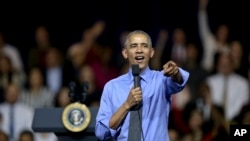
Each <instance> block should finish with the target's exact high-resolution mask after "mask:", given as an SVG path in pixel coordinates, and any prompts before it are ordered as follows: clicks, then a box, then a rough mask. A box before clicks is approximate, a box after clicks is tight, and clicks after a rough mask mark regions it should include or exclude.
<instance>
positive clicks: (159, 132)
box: [95, 67, 189, 141]
mask: <svg viewBox="0 0 250 141" xmlns="http://www.w3.org/2000/svg"><path fill="white" fill-rule="evenodd" d="M179 71H180V73H181V75H182V80H183V83H182V84H178V83H176V82H174V81H173V80H172V79H171V78H170V77H166V76H164V73H163V71H155V70H151V69H150V68H149V67H147V68H146V69H145V70H144V71H143V72H142V73H141V74H140V76H141V77H142V80H141V89H142V96H143V107H142V108H143V109H142V130H143V135H142V136H143V137H141V139H142V141H143V138H144V139H145V141H169V137H168V117H169V111H170V109H171V95H172V94H174V93H177V92H180V91H181V90H183V88H184V87H185V85H186V83H187V80H188V77H189V73H188V72H187V71H185V70H183V69H181V68H179ZM133 86H134V81H133V75H132V70H131V68H130V69H129V72H128V73H127V74H124V75H121V76H119V77H117V78H115V79H113V80H110V81H109V82H108V83H106V85H105V87H104V90H103V93H102V97H101V105H100V108H99V111H98V114H97V117H96V127H95V134H96V136H97V137H98V139H100V140H106V139H108V138H113V139H114V140H116V141H127V138H128V129H129V120H130V113H128V114H127V115H126V117H125V119H124V121H123V122H122V123H121V125H120V126H119V128H118V129H117V130H113V129H111V128H109V120H110V118H111V117H112V115H113V114H114V113H115V112H116V111H117V110H118V108H119V107H120V106H121V105H122V104H123V103H124V102H125V101H126V99H127V97H128V94H129V92H130V90H131V88H132V87H133Z"/></svg>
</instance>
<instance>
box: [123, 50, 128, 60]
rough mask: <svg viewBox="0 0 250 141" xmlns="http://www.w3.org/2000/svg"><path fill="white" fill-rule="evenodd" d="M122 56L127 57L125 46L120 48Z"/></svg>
mask: <svg viewBox="0 0 250 141" xmlns="http://www.w3.org/2000/svg"><path fill="white" fill-rule="evenodd" d="M122 56H123V57H124V58H125V59H128V52H127V49H126V48H123V49H122Z"/></svg>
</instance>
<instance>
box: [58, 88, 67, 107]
mask: <svg viewBox="0 0 250 141" xmlns="http://www.w3.org/2000/svg"><path fill="white" fill-rule="evenodd" d="M58 104H59V106H60V107H66V106H67V105H68V104H70V97H69V89H68V88H67V87H63V88H62V89H61V90H60V92H59V96H58Z"/></svg>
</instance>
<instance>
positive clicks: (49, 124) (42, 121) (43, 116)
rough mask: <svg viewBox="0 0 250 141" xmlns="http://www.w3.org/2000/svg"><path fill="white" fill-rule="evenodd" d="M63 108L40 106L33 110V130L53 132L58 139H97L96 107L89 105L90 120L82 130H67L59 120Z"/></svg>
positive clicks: (78, 140) (69, 140)
mask: <svg viewBox="0 0 250 141" xmlns="http://www.w3.org/2000/svg"><path fill="white" fill-rule="evenodd" d="M63 110H64V109H63V108H40V109H36V110H35V115H34V119H33V123H32V129H33V130H34V131H35V132H54V133H55V134H56V136H57V137H58V139H59V141H98V140H97V138H96V137H95V133H94V129H95V117H96V114H97V111H98V108H96V107H89V110H90V112H91V117H92V118H91V121H90V123H89V126H88V127H87V128H86V129H85V130H84V131H82V132H71V131H68V130H67V129H66V128H65V127H64V125H63V123H62V120H61V116H62V113H63Z"/></svg>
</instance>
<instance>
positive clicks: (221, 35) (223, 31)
mask: <svg viewBox="0 0 250 141" xmlns="http://www.w3.org/2000/svg"><path fill="white" fill-rule="evenodd" d="M228 32H229V31H228V27H227V26H226V25H224V24H223V25H220V26H219V27H218V30H217V39H218V40H219V41H221V42H226V41H227V38H228Z"/></svg>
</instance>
